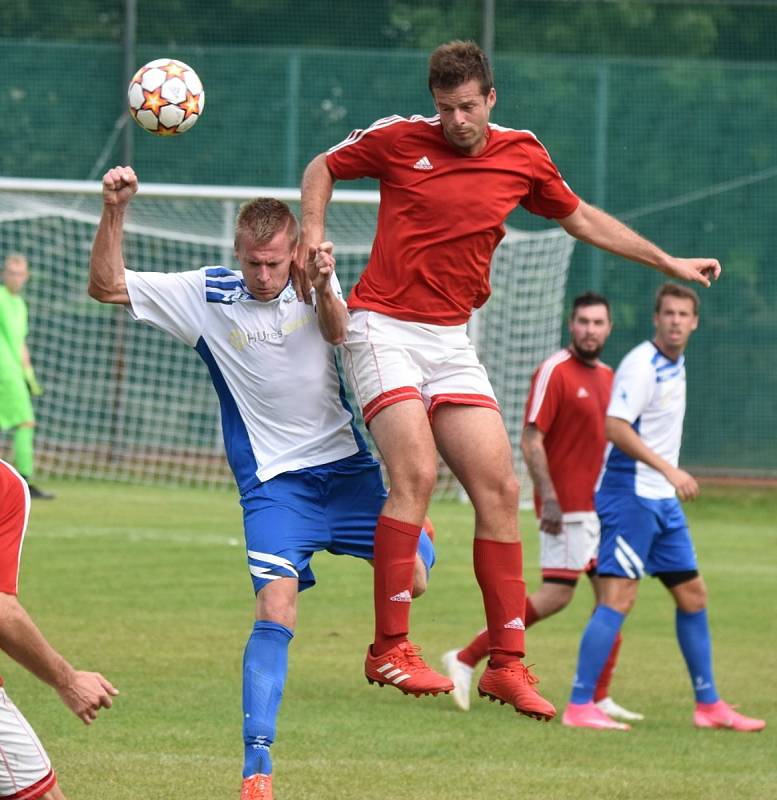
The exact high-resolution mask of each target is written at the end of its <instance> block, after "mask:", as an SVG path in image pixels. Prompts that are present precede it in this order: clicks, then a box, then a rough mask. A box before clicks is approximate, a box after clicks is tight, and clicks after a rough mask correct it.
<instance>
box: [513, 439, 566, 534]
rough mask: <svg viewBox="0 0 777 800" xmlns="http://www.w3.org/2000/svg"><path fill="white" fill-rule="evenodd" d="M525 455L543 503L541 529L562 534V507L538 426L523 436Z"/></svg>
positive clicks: (522, 447) (522, 450)
mask: <svg viewBox="0 0 777 800" xmlns="http://www.w3.org/2000/svg"><path fill="white" fill-rule="evenodd" d="M521 452H522V453H523V458H524V461H525V462H526V466H527V467H528V468H529V474H530V475H531V479H532V481H533V482H534V488H535V489H536V490H537V494H539V496H540V500H541V501H542V511H541V515H540V529H541V530H543V531H544V532H545V533H561V527H562V517H561V506H560V505H559V502H558V497H557V496H556V487H555V486H554V485H553V480H552V479H551V477H550V468H549V467H548V454H547V453H546V452H545V434H544V433H543V432H542V431H541V430H540V429H539V428H538V427H537V426H536V425H527V426H526V427H525V428H524V429H523V433H522V434H521Z"/></svg>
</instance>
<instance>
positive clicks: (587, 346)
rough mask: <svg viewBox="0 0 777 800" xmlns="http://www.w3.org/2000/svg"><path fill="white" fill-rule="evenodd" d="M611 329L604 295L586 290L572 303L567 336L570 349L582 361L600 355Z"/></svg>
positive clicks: (608, 305)
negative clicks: (569, 341)
mask: <svg viewBox="0 0 777 800" xmlns="http://www.w3.org/2000/svg"><path fill="white" fill-rule="evenodd" d="M611 331H612V320H611V318H610V304H609V302H608V301H607V298H606V297H604V295H601V294H597V293H596V292H586V293H585V294H581V295H578V296H577V297H576V298H575V299H574V301H573V303H572V311H571V313H570V315H569V336H570V340H571V345H572V349H573V350H574V351H575V353H576V354H577V355H578V356H579V357H580V358H582V359H583V360H584V361H594V360H596V359H597V358H599V356H600V355H601V352H602V350H604V345H605V343H606V341H607V338H608V337H609V335H610V332H611Z"/></svg>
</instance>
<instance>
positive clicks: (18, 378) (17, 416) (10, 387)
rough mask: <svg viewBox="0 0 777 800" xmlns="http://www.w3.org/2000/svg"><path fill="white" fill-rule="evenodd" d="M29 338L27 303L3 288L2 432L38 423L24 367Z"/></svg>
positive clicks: (0, 352)
mask: <svg viewBox="0 0 777 800" xmlns="http://www.w3.org/2000/svg"><path fill="white" fill-rule="evenodd" d="M26 338H27V303H25V302H24V298H23V297H21V296H20V295H16V294H11V292H9V291H8V289H6V287H5V286H0V430H6V429H7V428H14V427H16V426H17V425H21V424H22V423H24V422H32V421H33V420H34V419H35V416H34V414H33V410H32V402H31V400H30V393H29V391H28V389H27V384H26V382H25V380H24V369H23V366H22V351H23V348H24V341H25V339H26Z"/></svg>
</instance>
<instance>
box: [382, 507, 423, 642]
mask: <svg viewBox="0 0 777 800" xmlns="http://www.w3.org/2000/svg"><path fill="white" fill-rule="evenodd" d="M420 535H421V526H420V525H412V524H410V523H409V522H402V521H401V520H397V519H391V518H390V517H384V516H382V515H381V516H380V517H378V524H377V526H376V528H375V557H374V558H375V561H374V566H375V576H374V584H373V586H374V601H375V643H374V644H373V645H372V653H373V655H376V656H379V655H380V654H381V653H385V652H386V651H387V650H390V649H391V648H392V647H394V645H397V644H399V643H400V642H402V641H404V640H405V639H407V633H408V629H409V625H410V602H411V600H412V592H413V572H414V570H415V556H416V551H417V550H418V537H419V536H420Z"/></svg>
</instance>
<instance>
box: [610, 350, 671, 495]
mask: <svg viewBox="0 0 777 800" xmlns="http://www.w3.org/2000/svg"><path fill="white" fill-rule="evenodd" d="M607 415H608V416H611V417H618V418H619V419H625V420H626V421H627V422H629V423H630V424H631V426H632V428H634V430H635V431H636V432H637V433H638V434H639V436H640V438H641V439H642V441H643V442H644V443H645V445H647V447H649V448H650V449H651V450H652V451H653V452H655V453H657V454H658V455H659V456H661V457H662V458H663V459H665V460H666V461H668V462H669V463H670V464H672V465H673V466H677V464H678V462H679V459H680V444H681V441H682V435H683V420H684V418H685V357H684V356H682V355H681V356H680V358H679V359H677V361H673V360H672V359H670V358H668V357H667V356H665V355H664V354H663V353H662V352H661V351H660V350H659V349H658V348H657V347H656V346H655V344H653V342H643V343H642V344H640V345H638V346H637V347H635V348H634V349H633V350H632V351H631V352H629V353H628V354H627V355H626V356H625V358H624V359H623V361H622V362H621V364H620V366H619V367H618V369H617V371H616V373H615V380H614V383H613V388H612V396H611V398H610V405H609V407H608V409H607ZM598 490H601V491H631V492H634V493H636V494H637V495H638V496H639V497H646V498H651V499H662V498H665V497H674V496H675V490H674V487H673V486H672V484H671V483H669V481H668V480H667V479H666V478H665V477H664V476H663V475H662V474H661V473H660V472H658V471H657V470H655V469H653V468H652V467H649V466H648V465H647V464H643V463H642V462H641V461H636V460H635V459H633V458H632V457H631V456H629V455H627V454H626V453H624V452H623V451H621V450H619V449H618V448H617V447H615V446H614V445H613V444H612V443H610V444H609V445H608V446H607V450H606V452H605V457H604V466H603V468H602V473H601V475H600V476H599V482H598V485H597V491H598Z"/></svg>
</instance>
